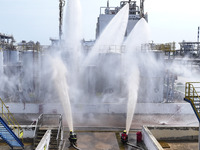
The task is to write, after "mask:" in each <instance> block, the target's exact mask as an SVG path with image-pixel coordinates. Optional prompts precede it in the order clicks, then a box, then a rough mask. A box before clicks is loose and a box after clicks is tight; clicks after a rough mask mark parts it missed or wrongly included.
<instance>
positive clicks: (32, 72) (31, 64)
mask: <svg viewBox="0 0 200 150" xmlns="http://www.w3.org/2000/svg"><path fill="white" fill-rule="evenodd" d="M21 57H22V68H23V69H22V70H23V77H22V88H23V94H24V97H25V99H26V100H28V101H32V100H36V99H37V97H38V90H39V88H38V86H39V70H38V67H39V52H38V51H34V50H27V51H23V52H21Z"/></svg>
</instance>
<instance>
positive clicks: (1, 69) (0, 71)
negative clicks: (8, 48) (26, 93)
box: [0, 49, 3, 77]
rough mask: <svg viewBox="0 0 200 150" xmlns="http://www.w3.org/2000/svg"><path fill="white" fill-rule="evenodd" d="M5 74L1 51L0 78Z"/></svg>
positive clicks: (1, 52)
mask: <svg viewBox="0 0 200 150" xmlns="http://www.w3.org/2000/svg"><path fill="white" fill-rule="evenodd" d="M2 74H3V51H2V50H1V49H0V77H1V76H2Z"/></svg>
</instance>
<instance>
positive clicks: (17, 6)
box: [0, 0, 200, 44]
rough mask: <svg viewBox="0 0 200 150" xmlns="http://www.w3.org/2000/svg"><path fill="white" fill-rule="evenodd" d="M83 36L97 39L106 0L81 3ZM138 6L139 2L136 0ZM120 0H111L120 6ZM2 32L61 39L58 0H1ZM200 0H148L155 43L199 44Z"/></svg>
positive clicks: (26, 37)
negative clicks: (186, 42) (98, 25)
mask: <svg viewBox="0 0 200 150" xmlns="http://www.w3.org/2000/svg"><path fill="white" fill-rule="evenodd" d="M80 1H81V5H82V16H83V36H84V38H85V39H86V40H90V39H94V37H95V29H96V22H97V17H98V15H99V11H100V7H101V6H106V3H107V0H80ZM137 2H138V3H139V0H137ZM119 3H120V0H110V6H119ZM0 4H1V5H0V10H1V13H0V20H1V21H0V32H1V33H6V34H12V35H14V37H15V39H16V40H17V42H20V41H21V40H26V41H30V40H33V41H40V42H41V44H50V41H49V38H50V37H58V12H59V10H58V5H59V0H0ZM199 6H200V1H199V0H190V1H187V0H145V12H148V15H149V25H150V29H151V33H152V40H153V41H154V42H156V43H165V42H172V41H175V42H181V41H182V40H186V41H196V39H197V27H198V26H200V9H199Z"/></svg>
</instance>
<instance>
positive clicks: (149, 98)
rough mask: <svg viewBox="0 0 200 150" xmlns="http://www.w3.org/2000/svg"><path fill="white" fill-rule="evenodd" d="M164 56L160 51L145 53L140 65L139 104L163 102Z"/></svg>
mask: <svg viewBox="0 0 200 150" xmlns="http://www.w3.org/2000/svg"><path fill="white" fill-rule="evenodd" d="M143 59H144V60H143ZM163 60H164V54H163V52H160V51H152V52H147V53H144V54H143V56H142V59H141V63H140V64H139V65H140V66H139V68H140V86H139V91H138V102H139V103H160V102H163V90H164V66H163Z"/></svg>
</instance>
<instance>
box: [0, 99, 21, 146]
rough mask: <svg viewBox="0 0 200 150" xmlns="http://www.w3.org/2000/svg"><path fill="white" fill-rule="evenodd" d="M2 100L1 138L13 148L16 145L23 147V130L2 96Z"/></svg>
mask: <svg viewBox="0 0 200 150" xmlns="http://www.w3.org/2000/svg"><path fill="white" fill-rule="evenodd" d="M0 102H1V117H0V138H1V139H3V140H4V141H5V142H6V143H7V144H8V145H9V146H10V147H11V149H13V148H15V147H21V148H22V149H23V148H24V144H23V143H22V142H21V140H20V138H21V139H22V137H23V130H22V128H21V127H20V125H19V123H18V122H17V121H16V119H15V118H14V117H13V115H12V114H11V113H10V111H9V109H8V108H7V106H6V105H5V104H4V102H3V101H2V99H1V98H0Z"/></svg>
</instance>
